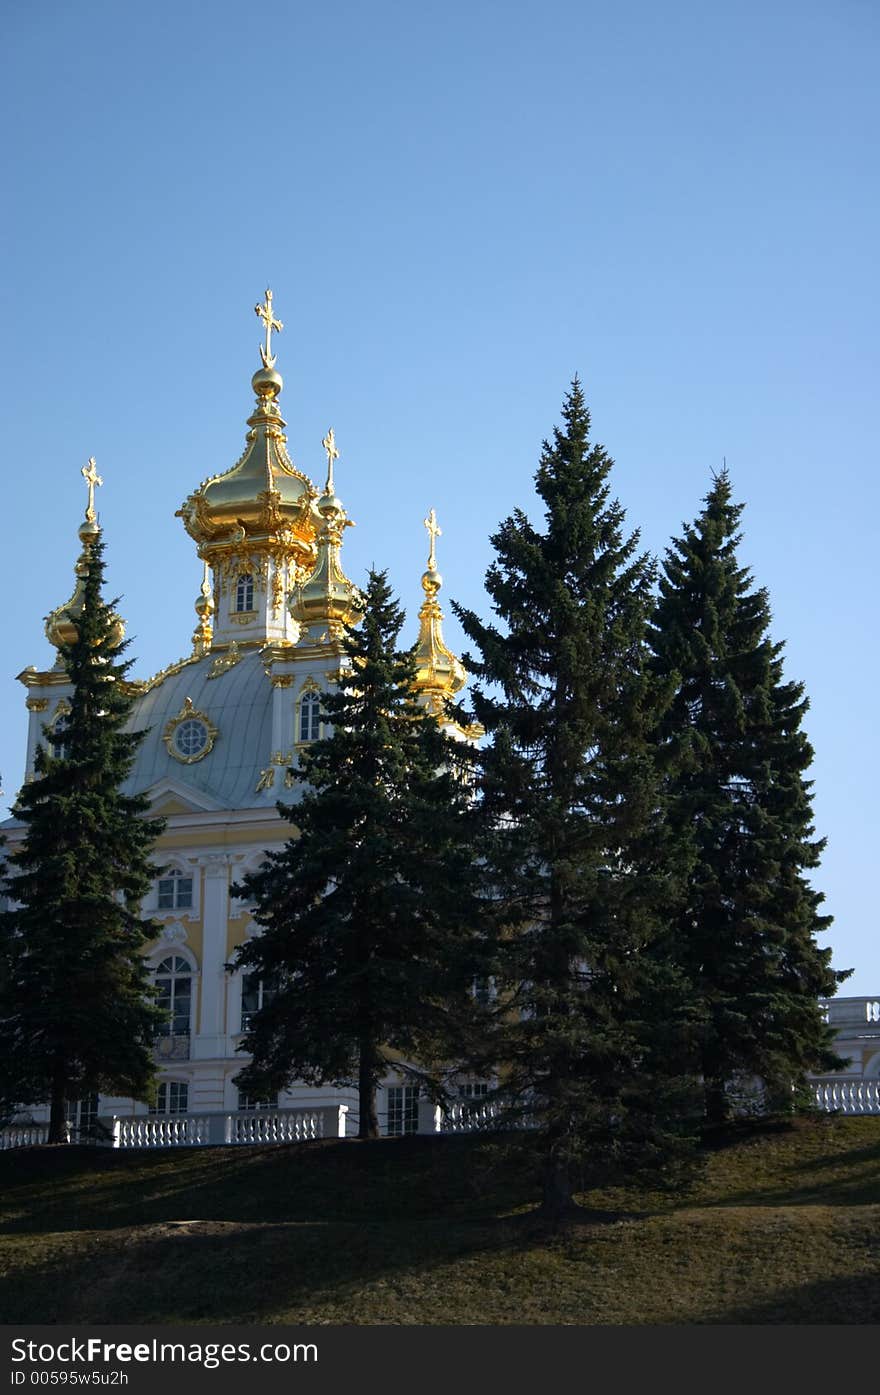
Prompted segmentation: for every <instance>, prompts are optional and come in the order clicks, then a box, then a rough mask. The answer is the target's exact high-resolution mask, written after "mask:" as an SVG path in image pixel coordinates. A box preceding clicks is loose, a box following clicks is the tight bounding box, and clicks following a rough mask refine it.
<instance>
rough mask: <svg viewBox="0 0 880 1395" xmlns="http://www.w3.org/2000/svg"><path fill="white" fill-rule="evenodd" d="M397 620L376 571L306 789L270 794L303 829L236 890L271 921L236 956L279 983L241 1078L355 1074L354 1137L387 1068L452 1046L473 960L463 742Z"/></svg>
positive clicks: (364, 1126) (253, 1084)
mask: <svg viewBox="0 0 880 1395" xmlns="http://www.w3.org/2000/svg"><path fill="white" fill-rule="evenodd" d="M403 619H404V617H403V612H402V611H401V609H400V607H399V606H398V605H397V603H396V602H395V600H394V599H393V597H392V595H391V592H390V589H389V587H388V584H387V581H386V578H385V574H384V573H375V572H371V573H370V577H369V585H368V588H367V591H366V594H365V596H364V609H363V619H362V624H361V626H360V628H358V629H351V630H349V631H348V632H347V634H346V637H345V639H344V650H345V654H346V655H347V657H348V659H349V661H350V666H349V667H347V668H346V670H345V671H343V673H342V674H341V676H340V679H339V686H338V690H337V691H335V692H331V693H325V694H324V695H323V696H322V707H323V710H324V713H325V716H326V718H327V719H328V721H329V722H330V723H331V724H332V734H331V735H329V736H327V737H325V738H324V739H322V740H319V741H316V742H314V743H313V744H312V745H311V746H309V747H307V748H306V749H305V751H304V752H303V758H302V764H301V767H300V768H299V770H298V771H297V777H298V779H299V780H300V781H301V782H302V798H301V799H300V801H299V803H297V804H294V805H289V806H284V805H279V809H280V811H281V813H282V814H283V815H284V817H285V818H287V819H288V820H289V821H290V822H291V823H293V824H294V825H295V828H296V832H295V834H294V835H293V837H291V839H290V840H289V841H288V842H287V843H286V844H285V846H284V848H283V849H282V850H280V851H279V852H276V853H271V854H270V855H269V857H268V859H267V861H266V862H264V863H263V866H262V868H261V869H260V870H259V871H258V872H255V873H253V874H252V875H250V876H248V877H247V878H246V879H245V881H244V884H243V887H242V888H241V894H242V895H244V896H246V897H247V898H248V899H249V900H253V901H254V902H255V903H256V911H255V919H256V920H257V922H258V923H259V924H260V925H262V926H263V927H264V933H263V934H262V935H261V936H260V937H259V938H257V939H254V940H251V941H250V942H249V943H248V944H246V945H245V946H244V947H243V948H242V949H241V950H240V951H239V953H238V956H237V964H238V965H240V966H242V967H244V968H245V969H247V970H249V971H250V972H252V973H258V974H259V975H260V976H261V977H262V978H263V980H264V982H265V983H271V984H272V985H273V986H274V987H275V989H276V993H275V996H274V998H273V1000H272V1001H271V1002H270V1003H268V1004H267V1005H266V1006H264V1008H263V1009H262V1010H261V1011H260V1012H259V1013H258V1014H257V1015H256V1016H255V1018H254V1020H253V1023H252V1026H251V1029H250V1031H249V1032H248V1034H247V1036H246V1038H245V1040H244V1043H243V1049H244V1050H247V1051H248V1052H250V1053H252V1055H253V1062H252V1063H251V1064H250V1065H248V1066H247V1067H246V1068H245V1069H244V1070H243V1071H242V1072H241V1074H240V1075H239V1076H238V1081H239V1083H240V1084H241V1086H242V1088H244V1089H247V1090H248V1092H249V1093H251V1094H256V1095H260V1094H268V1093H270V1092H273V1091H275V1090H277V1089H279V1088H281V1087H283V1086H284V1085H286V1084H287V1083H288V1082H290V1081H291V1080H293V1079H302V1080H305V1081H307V1082H309V1083H319V1084H323V1083H333V1084H339V1085H342V1084H351V1083H353V1082H357V1084H358V1089H359V1100H360V1121H359V1132H360V1136H361V1137H371V1136H374V1135H375V1134H376V1132H377V1127H378V1124H377V1118H376V1106H375V1095H376V1087H377V1084H378V1082H379V1081H380V1080H381V1078H382V1077H383V1076H384V1075H386V1073H387V1072H388V1070H389V1068H391V1067H392V1066H398V1065H400V1066H402V1067H404V1068H406V1067H407V1066H408V1065H411V1064H412V1063H413V1062H416V1061H421V1062H435V1061H437V1060H439V1059H441V1058H448V1057H449V1056H451V1055H453V1054H454V1052H455V1051H456V1050H457V1049H459V1048H460V1045H461V1034H462V1032H463V1031H464V1030H465V1029H466V1027H467V1023H468V1021H469V1019H470V1016H471V1010H472V994H471V985H472V983H473V978H474V975H475V974H476V973H477V972H478V971H479V967H480V963H479V956H478V954H477V950H476V948H475V946H476V943H477V941H476V938H475V933H474V932H475V927H476V921H477V919H478V916H479V909H480V908H479V902H478V899H477V872H476V869H475V863H474V850H473V848H472V838H473V832H474V829H473V815H472V813H471V809H470V803H471V801H470V798H469V793H468V787H467V784H466V782H465V781H464V780H463V778H462V776H463V774H465V773H466V770H467V765H468V752H467V750H466V748H463V747H462V745H461V744H460V743H457V742H455V741H452V740H450V739H449V738H448V737H446V736H444V735H443V733H442V732H441V731H440V729H439V728H438V726H437V723H436V721H435V720H434V718H433V717H431V716H429V715H428V714H427V713H426V712H425V711H424V710H423V709H422V708H421V707H420V706H419V705H418V704H417V703H416V702H415V700H414V698H413V696H412V682H413V678H414V675H415V663H414V660H413V657H412V654H411V653H410V652H408V651H407V652H402V651H400V650H399V649H398V648H397V643H398V639H399V635H400V630H401V626H402V624H403Z"/></svg>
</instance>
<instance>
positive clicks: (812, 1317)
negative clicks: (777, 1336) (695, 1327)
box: [697, 1269, 880, 1326]
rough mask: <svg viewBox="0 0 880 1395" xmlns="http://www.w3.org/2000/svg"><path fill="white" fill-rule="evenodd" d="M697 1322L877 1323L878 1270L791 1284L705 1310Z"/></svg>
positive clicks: (879, 1301) (879, 1317)
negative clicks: (739, 1302) (755, 1299)
mask: <svg viewBox="0 0 880 1395" xmlns="http://www.w3.org/2000/svg"><path fill="white" fill-rule="evenodd" d="M697 1321H699V1322H701V1323H703V1322H705V1323H722V1324H725V1325H727V1324H733V1325H736V1326H743V1325H748V1326H753V1325H767V1326H769V1325H772V1326H777V1325H784V1324H786V1323H789V1324H791V1323H796V1324H798V1325H804V1324H816V1325H823V1324H826V1323H829V1324H832V1325H834V1326H837V1325H849V1326H856V1325H859V1326H860V1325H863V1324H874V1323H877V1322H880V1273H878V1272H877V1270H876V1269H873V1270H871V1269H865V1270H863V1271H862V1272H861V1273H858V1274H847V1275H844V1276H842V1277H840V1278H835V1279H833V1280H820V1281H818V1282H815V1283H808V1284H802V1285H793V1286H792V1287H791V1288H785V1289H779V1290H778V1291H777V1292H776V1293H774V1294H772V1295H771V1296H769V1297H767V1298H762V1299H761V1300H760V1301H759V1302H756V1303H745V1304H742V1305H739V1306H735V1307H732V1308H724V1309H721V1310H717V1311H715V1312H712V1313H707V1314H706V1315H705V1316H702V1317H700V1318H698V1319H697Z"/></svg>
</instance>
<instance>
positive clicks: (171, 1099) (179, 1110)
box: [150, 1080, 189, 1114]
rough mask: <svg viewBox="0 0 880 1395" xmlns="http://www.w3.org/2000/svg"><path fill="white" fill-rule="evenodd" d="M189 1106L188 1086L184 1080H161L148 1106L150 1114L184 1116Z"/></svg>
mask: <svg viewBox="0 0 880 1395" xmlns="http://www.w3.org/2000/svg"><path fill="white" fill-rule="evenodd" d="M188 1104H189V1084H188V1083H187V1081H185V1080H163V1081H162V1083H161V1085H160V1086H159V1090H158V1093H157V1095H156V1103H155V1104H151V1105H150V1113H151V1114H185V1113H186V1111H187V1108H188Z"/></svg>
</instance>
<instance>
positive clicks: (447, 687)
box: [413, 509, 465, 719]
mask: <svg viewBox="0 0 880 1395" xmlns="http://www.w3.org/2000/svg"><path fill="white" fill-rule="evenodd" d="M424 523H425V527H426V528H427V530H428V536H429V538H430V548H429V552H428V570H427V571H426V572H425V573H424V574H423V576H422V590H423V591H424V593H425V599H424V601H423V603H422V606H421V609H420V610H419V638H418V642H417V644H416V649H415V655H416V663H417V665H418V668H417V671H416V678H415V683H414V685H413V686H414V688H415V691H416V692H417V693H419V694H424V701H425V706H426V707H427V709H428V711H429V712H433V714H434V716H435V717H438V718H441V719H442V718H444V717H445V716H446V715H447V705H448V703H449V700H450V699H451V698H453V697H454V696H455V694H456V693H457V692H459V691H460V689H461V688H463V687H464V684H465V671H464V666H463V664H462V663H461V661H460V660H459V659H457V658H456V657H455V655H454V654H453V653H452V651H451V650H450V649H447V647H446V645H445V644H444V643H443V611H442V610H441V609H440V605H439V603H438V601H437V594H438V592H439V591H440V588H441V587H442V585H443V578H442V576H441V575H440V573H439V572H438V571H437V554H436V544H437V539H438V537H441V536H442V529H441V528H440V527H439V526H438V524H437V514H436V512H435V511H434V509H431V512H430V513H429V514H428V516H427V518H426V519H425V520H424Z"/></svg>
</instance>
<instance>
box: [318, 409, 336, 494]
mask: <svg viewBox="0 0 880 1395" xmlns="http://www.w3.org/2000/svg"><path fill="white" fill-rule="evenodd" d="M321 445H322V446H323V447H324V449H325V451H326V452H327V484H326V487H325V490H324V493H325V494H332V493H333V461H334V460H338V459H339V451H338V450H337V449H336V437H335V436H334V435H333V427H332V426H331V427H330V430H329V431H328V432H327V435H326V436H325V437H324V439H323V441H322V442H321Z"/></svg>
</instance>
